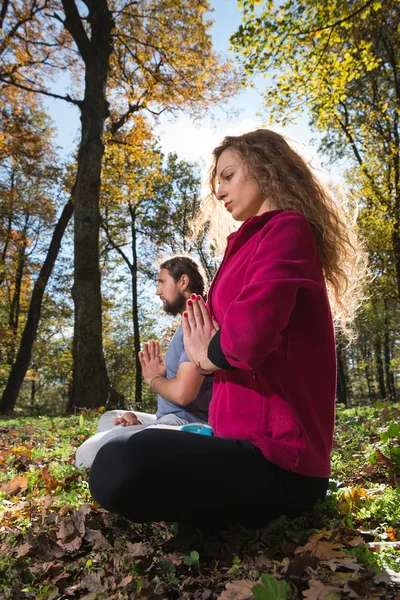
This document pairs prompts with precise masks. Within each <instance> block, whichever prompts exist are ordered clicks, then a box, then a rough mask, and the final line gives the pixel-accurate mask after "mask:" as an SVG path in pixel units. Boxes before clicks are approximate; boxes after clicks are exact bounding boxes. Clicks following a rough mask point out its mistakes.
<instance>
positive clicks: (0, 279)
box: [0, 215, 12, 285]
mask: <svg viewBox="0 0 400 600" xmlns="http://www.w3.org/2000/svg"><path fill="white" fill-rule="evenodd" d="M11 234H12V217H11V215H8V218H7V230H6V234H5V240H4V246H3V250H2V252H1V259H0V285H3V283H4V281H5V278H6V257H7V251H8V246H9V244H10V241H11Z"/></svg>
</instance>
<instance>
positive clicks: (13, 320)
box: [7, 215, 29, 365]
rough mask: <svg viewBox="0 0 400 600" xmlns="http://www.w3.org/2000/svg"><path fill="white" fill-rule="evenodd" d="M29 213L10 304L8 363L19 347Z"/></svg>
mask: <svg viewBox="0 0 400 600" xmlns="http://www.w3.org/2000/svg"><path fill="white" fill-rule="evenodd" d="M28 221H29V215H27V216H26V218H25V225H24V229H23V232H22V241H21V246H20V248H19V252H18V262H17V271H16V274H15V287H14V293H13V296H12V300H11V304H10V312H9V315H8V325H9V327H10V331H11V332H12V343H11V344H10V346H9V347H8V352H7V363H8V364H9V365H12V364H13V362H14V358H15V352H16V347H17V334H18V323H19V312H20V308H21V286H22V277H23V273H24V268H25V264H26V247H27V244H28V240H27V229H28Z"/></svg>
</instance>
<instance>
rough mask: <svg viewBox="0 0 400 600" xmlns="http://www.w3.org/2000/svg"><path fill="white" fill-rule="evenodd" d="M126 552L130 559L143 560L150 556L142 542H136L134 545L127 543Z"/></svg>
mask: <svg viewBox="0 0 400 600" xmlns="http://www.w3.org/2000/svg"><path fill="white" fill-rule="evenodd" d="M126 551H127V553H128V554H129V555H130V556H131V557H132V558H143V557H145V556H148V555H149V554H150V550H149V549H148V548H147V546H145V544H143V542H136V544H132V542H129V543H128V544H127V545H126Z"/></svg>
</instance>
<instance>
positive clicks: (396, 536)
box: [386, 527, 400, 542]
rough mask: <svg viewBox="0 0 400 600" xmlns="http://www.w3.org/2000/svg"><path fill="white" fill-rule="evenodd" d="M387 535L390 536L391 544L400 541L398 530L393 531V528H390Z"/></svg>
mask: <svg viewBox="0 0 400 600" xmlns="http://www.w3.org/2000/svg"><path fill="white" fill-rule="evenodd" d="M386 533H387V536H388V538H389V540H390V541H391V542H396V541H400V540H399V533H398V531H397V529H393V527H388V528H387V529H386Z"/></svg>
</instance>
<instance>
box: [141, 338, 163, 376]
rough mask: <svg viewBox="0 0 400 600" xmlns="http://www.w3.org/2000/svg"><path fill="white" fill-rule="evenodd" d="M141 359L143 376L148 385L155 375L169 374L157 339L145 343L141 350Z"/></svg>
mask: <svg viewBox="0 0 400 600" xmlns="http://www.w3.org/2000/svg"><path fill="white" fill-rule="evenodd" d="M139 360H140V364H141V365H142V372H143V377H144V379H145V381H146V383H147V384H148V385H150V382H151V380H152V379H154V378H155V377H165V375H166V374H167V369H166V367H165V363H164V359H163V357H162V355H161V350H160V343H159V342H158V341H157V340H150V341H149V342H147V343H146V344H143V350H142V352H139Z"/></svg>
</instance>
